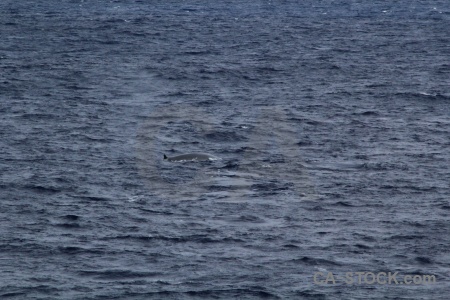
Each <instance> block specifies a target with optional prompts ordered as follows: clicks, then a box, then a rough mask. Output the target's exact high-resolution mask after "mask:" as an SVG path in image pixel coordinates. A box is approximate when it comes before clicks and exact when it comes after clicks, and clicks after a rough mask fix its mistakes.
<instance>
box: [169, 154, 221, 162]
mask: <svg viewBox="0 0 450 300" xmlns="http://www.w3.org/2000/svg"><path fill="white" fill-rule="evenodd" d="M164 159H166V160H167V161H190V160H193V161H200V160H215V159H216V158H215V157H214V156H212V155H209V154H205V153H188V154H182V155H177V156H173V157H168V156H167V155H165V154H164Z"/></svg>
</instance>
